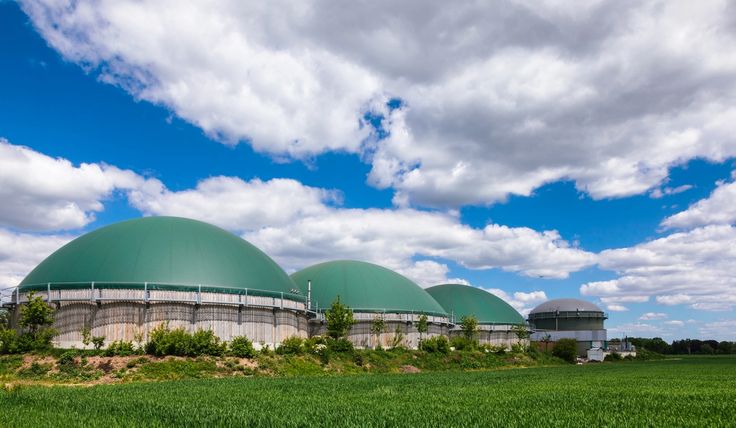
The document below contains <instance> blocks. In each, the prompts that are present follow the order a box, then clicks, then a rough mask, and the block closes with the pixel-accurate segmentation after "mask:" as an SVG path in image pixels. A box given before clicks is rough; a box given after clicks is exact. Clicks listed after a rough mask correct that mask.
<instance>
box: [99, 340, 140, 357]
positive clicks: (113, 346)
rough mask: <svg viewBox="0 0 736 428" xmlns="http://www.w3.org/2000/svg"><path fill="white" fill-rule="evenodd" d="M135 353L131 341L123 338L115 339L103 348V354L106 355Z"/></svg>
mask: <svg viewBox="0 0 736 428" xmlns="http://www.w3.org/2000/svg"><path fill="white" fill-rule="evenodd" d="M135 353H136V350H135V348H134V347H133V343H132V342H126V341H124V340H120V341H118V340H116V341H114V342H112V343H110V344H109V345H108V346H107V349H105V352H104V355H105V356H106V357H114V356H120V357H127V356H128V355H134V354H135Z"/></svg>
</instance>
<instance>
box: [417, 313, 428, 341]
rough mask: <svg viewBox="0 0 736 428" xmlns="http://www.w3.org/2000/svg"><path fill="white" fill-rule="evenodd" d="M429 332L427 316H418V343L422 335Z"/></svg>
mask: <svg viewBox="0 0 736 428" xmlns="http://www.w3.org/2000/svg"><path fill="white" fill-rule="evenodd" d="M428 330H429V323H428V322H427V316H426V315H424V314H422V315H420V316H419V320H418V321H417V331H418V332H419V341H420V342H421V341H422V335H423V334H424V333H426V332H427V331H428Z"/></svg>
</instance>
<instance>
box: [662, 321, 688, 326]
mask: <svg viewBox="0 0 736 428" xmlns="http://www.w3.org/2000/svg"><path fill="white" fill-rule="evenodd" d="M662 324H664V325H666V326H669V327H684V326H685V322H683V321H680V320H670V321H664V322H663V323H662Z"/></svg>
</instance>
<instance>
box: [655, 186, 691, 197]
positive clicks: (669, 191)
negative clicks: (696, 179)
mask: <svg viewBox="0 0 736 428" xmlns="http://www.w3.org/2000/svg"><path fill="white" fill-rule="evenodd" d="M692 188H693V186H692V185H690V184H683V185H682V186H677V187H669V186H665V187H662V188H656V189H654V190H652V191H651V192H650V193H649V196H650V197H651V198H653V199H660V198H663V197H665V196H670V195H676V194H678V193H682V192H686V191H688V190H690V189H692Z"/></svg>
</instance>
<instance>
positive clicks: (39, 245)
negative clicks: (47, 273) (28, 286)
mask: <svg viewBox="0 0 736 428" xmlns="http://www.w3.org/2000/svg"><path fill="white" fill-rule="evenodd" d="M72 238H73V237H72V236H70V235H34V234H27V233H18V232H13V231H9V230H7V229H3V228H0V289H4V288H8V287H15V286H16V285H18V284H19V283H20V282H21V281H22V280H23V278H24V277H25V276H26V275H27V274H28V273H29V272H30V271H31V270H32V269H33V268H34V267H36V265H37V264H38V263H40V262H41V261H42V260H43V259H45V258H46V257H47V256H49V255H50V254H51V253H53V252H54V251H56V250H57V249H59V248H60V247H61V246H62V245H64V244H66V243H67V242H69V241H70V240H71V239H72ZM6 291H7V290H3V292H0V296H7V294H8V293H7V292H6Z"/></svg>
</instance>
